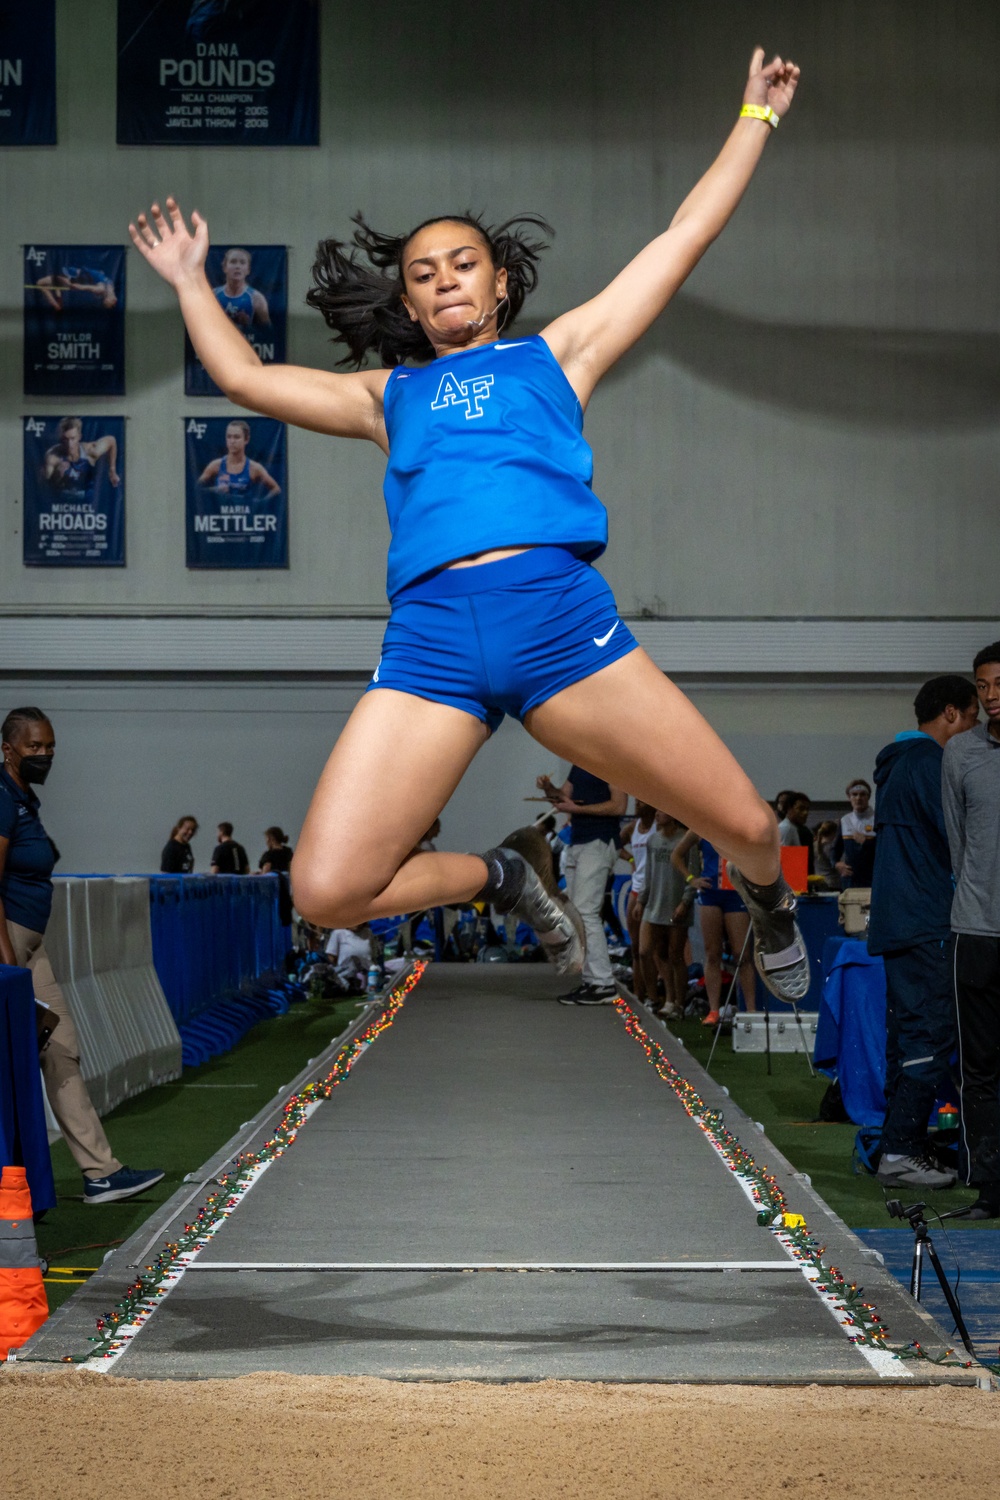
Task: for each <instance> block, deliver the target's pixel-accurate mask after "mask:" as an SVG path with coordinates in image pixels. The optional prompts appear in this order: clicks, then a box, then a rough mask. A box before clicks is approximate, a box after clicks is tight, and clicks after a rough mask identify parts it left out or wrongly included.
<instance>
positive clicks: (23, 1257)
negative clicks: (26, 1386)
mask: <svg viewBox="0 0 1000 1500" xmlns="http://www.w3.org/2000/svg"><path fill="white" fill-rule="evenodd" d="M48 1315H49V1304H48V1302H47V1300H46V1297H45V1287H44V1286H43V1285H42V1263H41V1261H40V1260H39V1259H38V1247H37V1246H36V1244H35V1225H34V1220H33V1219H32V1217H31V1192H30V1190H29V1188H28V1174H27V1172H26V1171H25V1170H24V1168H23V1167H4V1169H3V1174H2V1176H0V1359H6V1358H7V1356H8V1354H9V1353H10V1352H11V1350H12V1349H20V1347H21V1345H22V1344H25V1343H27V1341H28V1339H30V1338H31V1335H32V1334H33V1333H34V1331H35V1329H36V1328H40V1327H41V1325H42V1324H43V1323H44V1322H45V1319H46V1318H47V1317H48Z"/></svg>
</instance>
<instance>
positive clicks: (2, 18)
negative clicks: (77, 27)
mask: <svg viewBox="0 0 1000 1500" xmlns="http://www.w3.org/2000/svg"><path fill="white" fill-rule="evenodd" d="M55 143H56V0H32V3H31V4H30V5H27V4H22V5H0V146H54V145H55Z"/></svg>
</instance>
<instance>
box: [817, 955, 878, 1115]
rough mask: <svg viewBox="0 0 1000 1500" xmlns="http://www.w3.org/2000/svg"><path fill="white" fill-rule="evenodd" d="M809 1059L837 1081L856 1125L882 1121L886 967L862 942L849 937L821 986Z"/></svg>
mask: <svg viewBox="0 0 1000 1500" xmlns="http://www.w3.org/2000/svg"><path fill="white" fill-rule="evenodd" d="M813 1057H814V1060H815V1063H816V1066H817V1068H822V1069H823V1070H824V1071H825V1072H829V1073H830V1074H831V1075H832V1076H835V1077H836V1078H837V1079H839V1081H840V1092H841V1094H842V1096H843V1100H844V1108H845V1109H846V1110H847V1113H848V1114H849V1115H850V1117H851V1119H852V1120H853V1121H854V1123H855V1124H856V1125H881V1124H882V1121H883V1118H884V1116H885V968H884V966H883V963H882V960H881V958H876V957H873V955H872V954H870V953H869V952H868V948H867V946H866V945H865V944H864V943H863V942H859V941H856V940H854V939H851V938H848V939H846V940H845V941H844V942H843V943H841V945H840V948H839V950H838V952H837V953H836V954H835V956H834V958H833V962H832V964H831V967H830V972H829V973H828V975H827V977H826V983H825V985H824V987H823V1001H822V1004H821V1006H820V1011H819V1018H818V1020H817V1023H816V1045H815V1047H814V1049H813Z"/></svg>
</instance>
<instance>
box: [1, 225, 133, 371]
mask: <svg viewBox="0 0 1000 1500" xmlns="http://www.w3.org/2000/svg"><path fill="white" fill-rule="evenodd" d="M24 394H25V395H26V396H123V395H124V394H125V251H124V249H123V247H122V246H121V245H38V244H35V245H25V247H24Z"/></svg>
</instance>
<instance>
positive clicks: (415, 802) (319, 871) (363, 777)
mask: <svg viewBox="0 0 1000 1500" xmlns="http://www.w3.org/2000/svg"><path fill="white" fill-rule="evenodd" d="M488 737H489V736H488V731H487V729H486V726H485V725H484V724H482V723H481V722H480V721H479V720H478V719H476V718H474V717H473V716H472V715H471V714H467V713H465V712H464V711H463V710H462V709H460V708H452V707H451V706H450V705H449V704H446V703H435V702H433V701H432V700H430V699H428V698H417V697H415V696H413V695H412V694H410V693H401V692H397V691H395V689H392V688H379V689H378V690H376V691H374V692H370V693H366V694H365V695H364V697H363V698H362V699H361V702H360V703H359V704H358V705H357V707H356V708H355V709H354V712H353V713H352V714H351V716H350V718H349V719H348V721H347V723H346V725H345V726H344V729H343V731H342V733H341V735H340V738H339V739H338V740H337V743H336V745H335V746H334V747H333V750H332V752H331V754H330V758H329V760H328V761H327V763H326V766H325V767H324V769H323V774H322V775H321V776H320V779H319V783H318V785H317V787H316V790H315V792H314V793H313V798H312V801H311V803H310V804H309V811H308V813H307V814H306V820H305V823H304V824H303V827H302V832H301V834H300V836H299V842H298V845H297V847H296V850H295V865H296V867H297V869H298V871H299V872H302V871H304V870H308V871H309V874H310V876H312V877H318V878H321V879H322V878H323V877H324V876H329V877H332V878H336V879H338V880H339V879H342V878H343V873H344V869H345V867H346V866H350V865H352V864H353V865H357V864H360V863H363V864H364V866H365V871H366V876H367V879H368V880H374V881H375V882H376V884H378V882H379V880H381V884H386V883H388V881H389V880H390V879H391V877H392V876H393V875H394V874H395V872H396V870H398V869H399V866H400V865H401V864H402V862H403V860H404V859H405V858H406V856H407V855H408V854H409V853H410V852H411V851H412V850H413V849H414V847H415V846H416V844H417V843H418V841H419V840H420V838H421V837H422V836H423V834H425V833H426V832H427V830H428V828H429V827H430V826H431V824H432V823H433V821H434V819H435V818H436V817H437V816H438V814H439V813H440V812H441V809H442V808H443V807H444V806H445V804H446V802H447V801H448V799H449V797H450V796H451V795H452V793H453V792H454V790H455V788H456V787H457V786H458V783H459V782H460V781H461V779H462V777H463V775H464V774H465V771H466V769H467V768H468V766H469V764H470V762H471V761H472V759H473V757H474V756H475V754H476V751H477V750H478V749H479V748H480V746H481V745H483V744H484V743H485V741H486V740H487V738H488ZM378 888H381V885H379V887H378Z"/></svg>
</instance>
